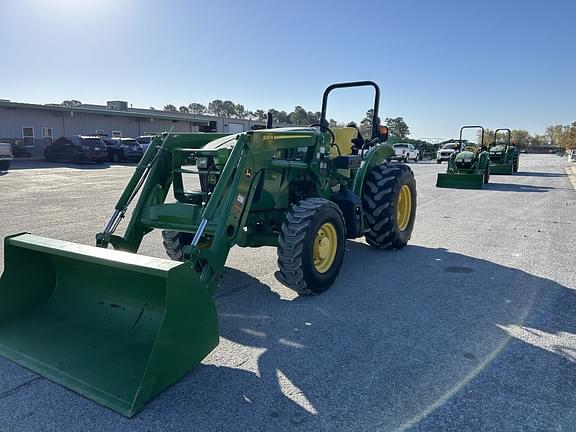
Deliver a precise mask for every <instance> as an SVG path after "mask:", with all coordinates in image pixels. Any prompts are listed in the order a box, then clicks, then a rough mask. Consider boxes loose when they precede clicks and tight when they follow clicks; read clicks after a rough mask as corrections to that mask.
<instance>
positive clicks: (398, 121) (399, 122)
mask: <svg viewBox="0 0 576 432" xmlns="http://www.w3.org/2000/svg"><path fill="white" fill-rule="evenodd" d="M370 111H372V110H370ZM366 114H368V113H366ZM371 124H372V122H370V125H371ZM384 125H386V126H388V131H389V134H390V135H392V136H395V137H397V138H400V139H404V138H406V137H408V135H410V128H409V127H408V125H407V124H406V122H405V121H404V118H402V117H394V118H391V117H387V118H386V119H385V120H384Z"/></svg>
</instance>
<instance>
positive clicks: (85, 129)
mask: <svg viewBox="0 0 576 432" xmlns="http://www.w3.org/2000/svg"><path fill="white" fill-rule="evenodd" d="M213 121H216V128H217V131H218V132H228V130H229V129H230V130H233V131H234V132H237V131H238V127H239V126H240V125H243V128H244V131H248V130H250V128H251V126H252V125H253V124H256V123H261V122H253V121H250V120H240V119H222V118H217V117H214V118H213ZM204 123H206V120H205V121H204ZM229 123H230V126H229ZM232 123H233V124H232ZM23 127H31V128H33V129H34V144H33V146H31V147H30V148H29V151H30V152H31V153H32V156H41V155H42V154H43V151H44V144H45V142H44V140H43V139H42V128H51V129H52V137H53V139H56V138H59V137H61V136H64V135H92V134H95V133H96V131H102V132H103V133H104V134H105V135H108V136H112V132H115V131H118V132H121V133H122V136H124V137H137V136H139V135H144V134H147V133H156V132H158V133H160V132H164V131H168V130H170V129H171V128H172V127H173V128H174V129H173V130H174V132H197V131H198V127H197V126H195V124H194V121H193V120H191V121H187V120H177V121H174V120H169V119H168V120H167V119H158V118H149V117H144V116H143V117H128V116H122V115H114V113H110V114H108V113H106V114H90V113H81V112H78V111H74V112H70V111H57V110H54V111H51V110H41V109H29V108H11V107H8V108H5V107H0V141H6V142H14V141H16V140H21V141H22V140H23V136H22V128H23ZM30 144H32V143H31V142H30Z"/></svg>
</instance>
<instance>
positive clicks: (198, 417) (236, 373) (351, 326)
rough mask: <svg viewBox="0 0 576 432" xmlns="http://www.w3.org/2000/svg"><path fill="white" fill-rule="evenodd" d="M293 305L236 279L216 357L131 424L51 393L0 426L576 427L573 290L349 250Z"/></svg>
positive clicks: (277, 293)
mask: <svg viewBox="0 0 576 432" xmlns="http://www.w3.org/2000/svg"><path fill="white" fill-rule="evenodd" d="M285 294H286V291H284V290H283V288H281V287H278V286H277V285H275V284H272V285H271V286H269V285H267V284H264V283H261V282H260V281H259V280H257V279H255V278H253V277H251V276H250V275H248V274H245V273H242V272H239V271H237V270H234V269H227V271H226V274H225V276H224V279H223V281H222V287H221V288H220V289H219V291H217V293H216V296H215V298H216V305H217V308H218V314H219V321H220V334H221V343H220V346H219V347H218V348H217V349H216V350H215V351H214V352H213V353H212V354H211V355H210V356H209V357H208V358H207V359H206V360H205V361H204V362H203V364H201V365H200V366H198V367H197V368H196V369H195V370H193V371H192V372H191V373H189V374H188V375H187V376H186V377H184V378H183V379H182V380H181V381H179V382H178V383H176V384H175V385H174V386H172V387H170V388H169V389H167V390H166V391H165V392H163V393H162V394H161V395H160V396H159V397H157V398H156V399H155V400H153V401H152V402H151V403H150V404H149V405H148V406H147V407H145V409H144V411H143V412H142V413H141V414H139V415H137V416H136V417H135V418H133V419H131V420H129V419H126V418H123V417H121V416H119V415H118V414H115V413H113V412H111V411H108V410H106V409H104V408H101V407H99V406H98V405H96V404H95V403H93V402H90V401H87V400H85V399H83V398H81V397H78V396H76V395H74V394H73V393H71V392H69V391H67V390H65V389H63V388H61V387H59V386H57V385H54V384H50V383H48V382H47V381H46V380H40V381H38V382H35V383H34V386H32V387H33V390H31V389H30V388H28V390H27V392H26V393H18V394H16V395H12V396H10V397H7V398H4V399H3V400H2V406H3V407H2V408H0V417H1V418H2V419H3V420H2V424H3V425H8V426H9V428H8V429H10V430H16V429H17V428H16V427H15V426H16V425H17V426H18V427H19V428H20V429H19V430H27V429H26V428H27V427H28V428H29V429H28V430H31V429H34V427H35V426H38V425H43V426H44V425H45V424H46V422H49V425H48V426H51V427H52V428H53V429H56V430H68V431H72V430H74V431H76V430H78V431H80V430H82V431H84V430H107V431H111V430H118V431H142V430H170V431H191V430H198V431H227V430H230V431H239V430H242V431H244V430H255V431H256V430H258V431H260V430H311V431H324V430H325V431H333V430H346V431H352V430H422V431H424V430H512V429H514V430H550V429H552V428H554V429H555V428H556V427H558V428H560V427H561V426H563V427H566V426H567V422H568V421H569V415H572V416H573V407H574V406H576V394H575V393H574V388H575V385H576V368H575V367H574V366H575V361H576V351H574V350H575V349H576V315H575V314H574V313H573V312H574V310H576V296H575V295H574V294H575V293H574V287H572V288H568V287H565V286H562V285H560V284H558V283H556V282H554V281H551V280H549V279H545V278H541V277H537V276H534V275H531V274H529V273H526V272H524V271H521V270H517V269H514V268H509V267H505V266H501V265H498V264H494V263H492V262H489V261H485V260H482V259H477V258H473V257H469V256H465V255H461V254H458V253H453V252H449V251H447V250H445V249H434V248H426V247H419V246H407V247H406V248H404V249H402V250H400V251H379V250H375V249H373V248H370V247H368V246H367V245H365V244H364V243H361V242H356V241H349V242H348V243H347V253H346V256H345V260H344V265H343V268H342V271H341V273H340V276H339V278H338V279H337V281H336V283H335V284H334V286H333V287H332V288H331V289H330V290H329V291H327V292H325V293H323V294H322V295H319V296H314V297H296V298H292V297H290V296H286V295H285ZM0 379H2V378H1V377H0ZM0 382H1V381H0ZM79 412H81V413H82V415H81V416H79V415H78V413H79ZM18 413H20V416H19V415H18ZM570 413H572V414H570ZM572 420H573V419H572ZM1 426H2V425H0V429H2V427H1ZM12 426H14V427H12ZM48 426H46V429H49V428H50V427H48ZM566 430H572V428H571V427H567V429H566Z"/></svg>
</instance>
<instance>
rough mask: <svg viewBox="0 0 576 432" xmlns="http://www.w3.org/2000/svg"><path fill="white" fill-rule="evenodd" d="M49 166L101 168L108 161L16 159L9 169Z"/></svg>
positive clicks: (86, 168)
mask: <svg viewBox="0 0 576 432" xmlns="http://www.w3.org/2000/svg"><path fill="white" fill-rule="evenodd" d="M50 168H70V169H76V170H101V169H107V168H110V163H108V162H103V163H101V164H97V163H94V162H79V163H67V162H46V161H41V160H25V159H17V160H14V161H13V162H12V165H10V171H17V170H30V169H50Z"/></svg>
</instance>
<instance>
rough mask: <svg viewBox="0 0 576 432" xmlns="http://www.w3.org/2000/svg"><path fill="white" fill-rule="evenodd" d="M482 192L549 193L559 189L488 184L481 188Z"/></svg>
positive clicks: (512, 184)
mask: <svg viewBox="0 0 576 432" xmlns="http://www.w3.org/2000/svg"><path fill="white" fill-rule="evenodd" d="M483 189H484V190H493V191H500V192H549V191H551V190H557V189H561V188H556V187H548V186H535V185H527V184H515V183H492V182H490V183H488V184H485V185H484V186H483Z"/></svg>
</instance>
